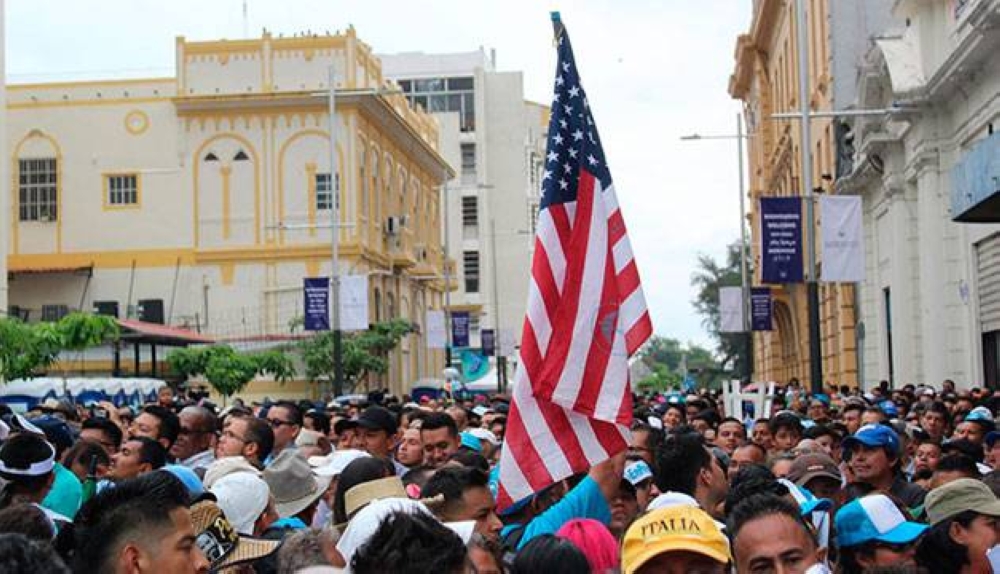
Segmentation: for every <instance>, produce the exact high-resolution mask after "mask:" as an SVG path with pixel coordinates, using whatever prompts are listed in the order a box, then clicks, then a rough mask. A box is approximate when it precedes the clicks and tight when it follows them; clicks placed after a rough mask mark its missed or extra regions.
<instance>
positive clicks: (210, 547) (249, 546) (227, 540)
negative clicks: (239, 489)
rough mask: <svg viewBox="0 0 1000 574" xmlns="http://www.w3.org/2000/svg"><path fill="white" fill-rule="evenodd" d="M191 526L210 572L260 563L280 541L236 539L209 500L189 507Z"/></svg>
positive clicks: (220, 512) (230, 527) (240, 537)
mask: <svg viewBox="0 0 1000 574" xmlns="http://www.w3.org/2000/svg"><path fill="white" fill-rule="evenodd" d="M191 522H192V524H193V525H194V531H195V537H196V538H195V543H196V544H197V545H198V548H199V549H200V550H201V551H202V552H204V553H205V557H206V558H208V560H209V562H210V563H211V570H212V572H218V571H220V570H223V569H225V568H229V567H232V566H237V565H240V564H245V563H248V562H253V561H254V560H259V559H261V558H263V557H265V556H268V555H270V554H271V553H272V552H274V551H275V550H277V549H278V546H280V545H281V541H280V540H261V539H258V538H250V537H248V536H241V535H239V534H238V533H237V532H236V530H235V529H234V528H233V527H232V525H231V524H229V521H228V520H227V519H226V515H225V514H223V512H222V510H221V509H219V506H218V505H217V504H216V503H215V502H214V501H212V500H202V501H201V502H198V503H195V504H194V505H193V506H192V507H191Z"/></svg>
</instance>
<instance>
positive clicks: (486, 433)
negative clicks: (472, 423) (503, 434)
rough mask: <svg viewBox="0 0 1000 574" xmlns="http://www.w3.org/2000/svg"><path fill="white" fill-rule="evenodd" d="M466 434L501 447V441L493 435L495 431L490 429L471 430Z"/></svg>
mask: <svg viewBox="0 0 1000 574" xmlns="http://www.w3.org/2000/svg"><path fill="white" fill-rule="evenodd" d="M466 432H468V433H469V434H471V435H472V436H474V437H476V438H478V439H479V440H481V441H485V442H488V443H490V444H491V445H493V446H500V439H498V438H497V435H495V434H493V431H491V430H490V429H484V428H474V429H469V430H468V431H466Z"/></svg>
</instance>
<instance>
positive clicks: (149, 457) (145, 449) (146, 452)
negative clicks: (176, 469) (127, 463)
mask: <svg viewBox="0 0 1000 574" xmlns="http://www.w3.org/2000/svg"><path fill="white" fill-rule="evenodd" d="M129 440H130V441H136V442H138V443H140V444H141V445H142V448H140V449H139V462H141V463H142V462H148V463H149V466H151V467H152V469H153V470H156V469H158V468H163V466H164V465H166V464H167V449H165V448H163V445H162V444H160V442H159V441H155V440H153V439H151V438H149V437H148V436H135V437H132V438H130V439H129Z"/></svg>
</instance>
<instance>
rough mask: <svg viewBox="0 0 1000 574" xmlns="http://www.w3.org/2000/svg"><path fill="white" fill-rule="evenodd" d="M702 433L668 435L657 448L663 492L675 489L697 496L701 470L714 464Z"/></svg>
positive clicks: (657, 472)
mask: <svg viewBox="0 0 1000 574" xmlns="http://www.w3.org/2000/svg"><path fill="white" fill-rule="evenodd" d="M714 463H715V461H714V457H713V456H712V454H711V453H710V452H708V449H707V448H705V440H704V439H703V438H702V436H701V435H700V434H698V433H694V432H683V433H673V434H670V435H668V436H667V438H666V440H664V441H663V444H661V445H660V448H659V449H658V450H657V451H656V477H655V482H656V487H657V488H659V489H660V492H667V491H674V492H682V493H684V494H688V495H692V496H693V495H694V490H695V485H696V484H697V482H698V473H699V472H701V470H702V469H703V468H706V467H708V466H709V465H711V464H714Z"/></svg>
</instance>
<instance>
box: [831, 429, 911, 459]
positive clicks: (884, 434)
mask: <svg viewBox="0 0 1000 574" xmlns="http://www.w3.org/2000/svg"><path fill="white" fill-rule="evenodd" d="M842 444H843V448H844V450H851V449H852V448H854V446H855V445H858V444H862V445H864V446H867V447H880V446H881V447H885V448H887V449H889V452H891V453H892V455H893V456H896V455H898V454H899V436H897V435H896V431H894V430H892V429H891V428H889V427H887V426H885V425H879V424H867V425H865V426H863V427H861V428H859V429H858V431H857V432H856V433H854V434H853V435H851V436H849V437H847V438H845V439H844V442H843V443H842Z"/></svg>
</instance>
